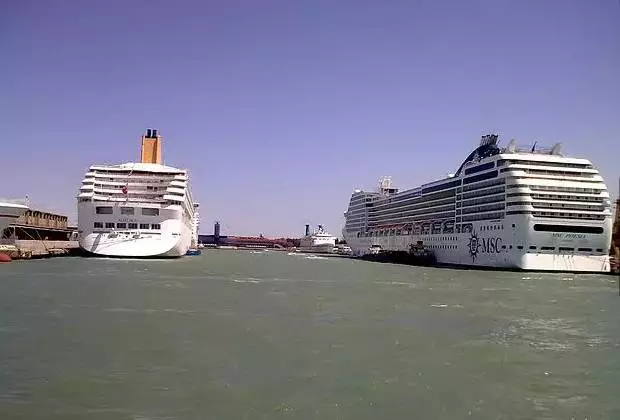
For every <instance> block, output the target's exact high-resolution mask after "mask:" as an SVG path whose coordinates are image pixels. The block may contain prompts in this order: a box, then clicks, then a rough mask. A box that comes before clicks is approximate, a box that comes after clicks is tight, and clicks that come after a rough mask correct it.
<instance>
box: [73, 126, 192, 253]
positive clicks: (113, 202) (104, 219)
mask: <svg viewBox="0 0 620 420" xmlns="http://www.w3.org/2000/svg"><path fill="white" fill-rule="evenodd" d="M197 227H198V217H197V203H194V201H193V199H192V194H191V191H190V188H189V176H188V173H187V171H186V170H184V169H177V168H174V167H171V166H166V165H163V164H162V158H161V136H159V135H158V134H157V130H153V129H149V130H147V132H146V135H144V136H142V153H141V161H140V162H139V163H138V162H136V163H123V164H120V165H93V166H91V167H90V168H89V170H88V172H87V173H86V175H85V177H84V180H83V181H82V186H81V187H80V192H79V194H78V235H79V236H78V238H79V244H80V247H81V248H82V249H84V250H85V251H87V252H88V253H91V254H94V255H100V256H108V257H180V256H183V255H185V254H186V253H187V250H188V249H189V248H190V246H191V245H192V242H194V243H195V244H196V243H197V236H198V235H197Z"/></svg>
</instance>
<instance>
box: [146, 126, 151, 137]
mask: <svg viewBox="0 0 620 420" xmlns="http://www.w3.org/2000/svg"><path fill="white" fill-rule="evenodd" d="M146 138H147V139H150V138H151V129H150V128H147V129H146Z"/></svg>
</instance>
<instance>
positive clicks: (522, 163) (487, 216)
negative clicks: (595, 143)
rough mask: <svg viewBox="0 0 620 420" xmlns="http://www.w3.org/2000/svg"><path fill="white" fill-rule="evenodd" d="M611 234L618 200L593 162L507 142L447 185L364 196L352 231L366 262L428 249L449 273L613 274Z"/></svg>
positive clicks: (480, 153) (352, 242)
mask: <svg viewBox="0 0 620 420" xmlns="http://www.w3.org/2000/svg"><path fill="white" fill-rule="evenodd" d="M611 234H612V211H611V201H610V196H609V192H608V190H607V187H606V186H605V183H604V181H603V178H602V177H601V175H600V174H599V172H598V171H597V169H596V168H595V167H594V166H593V165H592V163H590V161H589V160H587V159H577V158H570V157H565V156H563V155H562V153H561V148H560V144H559V143H558V144H556V145H555V146H554V147H552V148H550V149H541V148H537V147H536V144H534V146H532V147H528V148H520V147H517V145H516V143H515V141H514V140H511V141H510V142H509V143H508V145H507V146H506V147H503V148H500V147H499V146H498V136H497V135H487V136H483V137H482V141H481V142H480V145H479V146H478V147H477V148H476V149H475V150H474V151H473V152H472V153H471V154H470V155H469V156H468V157H467V159H465V161H464V162H463V164H462V165H461V166H460V167H459V169H458V170H457V171H456V173H455V174H453V175H449V176H448V177H447V178H445V179H441V180H438V181H435V182H431V183H428V184H424V185H422V186H420V187H417V188H413V189H410V190H406V191H402V192H398V190H397V189H396V188H394V187H393V186H392V183H391V179H390V178H383V179H381V181H380V183H379V188H378V190H377V191H376V192H365V191H361V190H355V192H354V193H353V195H352V196H351V199H350V202H349V207H348V210H347V211H346V212H345V226H344V228H343V235H344V238H345V240H346V241H347V243H348V244H349V246H351V248H352V251H353V252H354V254H356V255H362V254H366V253H370V252H376V250H377V249H379V250H409V249H410V246H411V245H419V244H423V245H424V246H426V247H427V248H429V249H430V250H432V251H433V253H434V254H435V256H436V258H437V262H438V263H441V264H453V265H459V266H479V267H502V268H507V269H523V270H536V271H538V270H541V271H543V270H549V271H569V272H607V271H609V269H610V263H609V247H610V241H611Z"/></svg>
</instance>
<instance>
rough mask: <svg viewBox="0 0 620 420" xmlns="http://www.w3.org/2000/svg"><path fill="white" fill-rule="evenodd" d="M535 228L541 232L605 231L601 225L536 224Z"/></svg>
mask: <svg viewBox="0 0 620 420" xmlns="http://www.w3.org/2000/svg"><path fill="white" fill-rule="evenodd" d="M534 230H536V231H541V232H570V233H603V228H602V227H600V226H567V225H543V224H535V225H534Z"/></svg>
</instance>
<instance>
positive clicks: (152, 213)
mask: <svg viewBox="0 0 620 420" xmlns="http://www.w3.org/2000/svg"><path fill="white" fill-rule="evenodd" d="M142 215H143V216H159V209H149V208H143V209H142Z"/></svg>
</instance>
